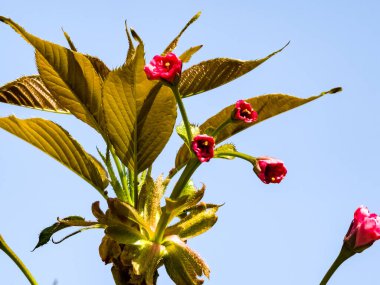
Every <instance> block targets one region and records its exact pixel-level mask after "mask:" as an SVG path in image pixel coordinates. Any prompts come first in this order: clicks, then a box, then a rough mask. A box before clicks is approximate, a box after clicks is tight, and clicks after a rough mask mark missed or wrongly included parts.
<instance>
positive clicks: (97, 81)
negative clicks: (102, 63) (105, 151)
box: [0, 16, 103, 132]
mask: <svg viewBox="0 0 380 285" xmlns="http://www.w3.org/2000/svg"><path fill="white" fill-rule="evenodd" d="M0 21H1V22H4V23H6V24H8V25H9V26H11V27H12V28H13V29H14V30H15V31H16V32H17V33H18V34H20V35H21V36H22V37H23V38H24V39H25V40H26V41H27V42H28V43H30V44H31V45H32V46H33V47H34V48H35V49H36V62H37V67H38V71H39V73H40V75H41V79H42V81H43V82H44V84H45V86H46V87H47V88H48V89H49V90H50V92H51V93H52V94H54V95H55V96H56V97H55V98H56V99H57V101H58V102H59V103H60V105H61V106H63V107H64V108H67V109H68V110H69V111H70V112H71V113H72V114H73V115H74V116H76V117H77V118H78V119H80V120H82V121H83V122H85V123H87V124H89V125H90V126H91V127H93V128H94V129H96V130H98V131H99V132H101V130H102V126H103V118H102V115H103V112H102V110H101V109H102V108H101V78H100V76H99V75H98V73H97V72H96V71H95V69H94V67H93V65H92V63H91V61H90V60H89V59H88V58H87V57H86V56H85V55H83V54H80V53H78V52H74V51H71V50H69V49H67V48H64V47H62V46H59V45H57V44H53V43H51V42H48V41H45V40H42V39H40V38H38V37H36V36H34V35H32V34H29V33H28V32H26V31H25V30H24V29H23V28H22V27H21V26H19V25H18V24H16V23H15V22H13V21H12V20H11V19H8V18H5V17H2V16H0Z"/></svg>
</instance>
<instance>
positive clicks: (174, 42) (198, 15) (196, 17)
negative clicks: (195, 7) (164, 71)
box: [163, 12, 201, 54]
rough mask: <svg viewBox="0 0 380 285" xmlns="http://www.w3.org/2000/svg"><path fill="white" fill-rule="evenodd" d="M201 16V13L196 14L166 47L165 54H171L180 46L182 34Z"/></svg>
mask: <svg viewBox="0 0 380 285" xmlns="http://www.w3.org/2000/svg"><path fill="white" fill-rule="evenodd" d="M200 15H201V12H198V13H197V14H195V15H194V16H193V17H192V18H191V19H190V21H188V22H187V24H186V25H185V27H184V28H183V29H182V30H181V31H180V33H179V34H178V35H177V36H176V37H175V38H174V40H173V41H172V42H171V43H170V44H169V45H168V46H167V47H166V49H165V50H164V52H163V54H167V53H169V52H172V51H173V50H174V49H175V48H176V47H177V44H178V41H179V39H180V38H181V36H182V34H183V33H184V32H185V31H186V30H187V28H188V27H189V26H190V25H191V24H192V23H194V22H195V21H196V20H197V19H198V18H199V17H200Z"/></svg>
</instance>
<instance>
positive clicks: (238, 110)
mask: <svg viewBox="0 0 380 285" xmlns="http://www.w3.org/2000/svg"><path fill="white" fill-rule="evenodd" d="M233 119H235V120H240V121H243V122H245V123H253V122H255V121H256V120H257V112H256V111H255V110H253V108H252V106H251V104H249V103H248V102H246V101H244V100H238V101H237V102H236V104H235V110H234V113H233Z"/></svg>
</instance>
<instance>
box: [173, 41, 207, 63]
mask: <svg viewBox="0 0 380 285" xmlns="http://www.w3.org/2000/svg"><path fill="white" fill-rule="evenodd" d="M202 47H203V45H199V46H195V47H191V48H189V49H188V50H187V51H185V52H184V53H183V54H181V55H180V56H179V59H180V60H182V63H185V62H189V61H190V59H191V57H192V56H193V55H194V54H195V53H196V52H197V51H199V50H200V49H201V48H202Z"/></svg>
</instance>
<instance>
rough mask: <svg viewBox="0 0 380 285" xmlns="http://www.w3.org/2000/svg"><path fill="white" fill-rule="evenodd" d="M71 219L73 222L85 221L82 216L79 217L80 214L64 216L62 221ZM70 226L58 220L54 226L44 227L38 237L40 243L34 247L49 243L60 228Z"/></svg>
mask: <svg viewBox="0 0 380 285" xmlns="http://www.w3.org/2000/svg"><path fill="white" fill-rule="evenodd" d="M65 220H66V221H71V222H73V223H75V222H83V221H84V219H83V218H82V217H79V216H70V217H67V218H64V219H62V221H65ZM68 227H70V225H67V224H64V223H62V222H59V221H58V222H57V223H54V224H53V225H52V226H50V227H47V228H46V229H44V230H43V231H42V232H41V233H40V235H39V237H38V243H37V245H36V247H35V248H34V249H33V250H35V249H36V248H38V247H40V246H43V245H45V244H47V243H48V242H49V241H50V239H51V237H52V236H53V235H54V234H55V233H56V232H58V231H60V230H63V229H65V228H68Z"/></svg>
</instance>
